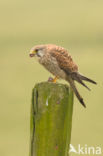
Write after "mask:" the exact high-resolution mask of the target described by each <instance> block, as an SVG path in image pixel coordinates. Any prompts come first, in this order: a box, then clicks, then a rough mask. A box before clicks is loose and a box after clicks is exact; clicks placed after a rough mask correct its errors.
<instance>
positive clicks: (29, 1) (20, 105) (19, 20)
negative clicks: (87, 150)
mask: <svg viewBox="0 0 103 156" xmlns="http://www.w3.org/2000/svg"><path fill="white" fill-rule="evenodd" d="M45 43H54V44H57V45H61V46H63V47H65V48H67V49H68V50H69V51H70V53H71V54H72V56H73V58H74V60H75V62H76V63H77V64H78V65H79V69H80V72H81V73H83V74H85V75H86V76H88V77H90V78H92V79H94V80H95V81H97V82H98V85H97V86H94V85H92V84H88V86H89V87H90V88H91V89H92V91H91V92H89V91H88V90H86V89H85V88H83V87H81V86H80V85H77V86H78V89H79V91H80V93H81V94H82V96H83V97H84V100H85V102H86V104H87V108H86V109H84V108H83V107H82V106H81V105H80V104H79V102H78V100H77V99H76V98H75V101H74V114H73V126H72V140H71V143H72V145H74V147H75V148H77V146H78V144H81V146H84V145H85V144H87V146H94V147H96V146H100V147H102V150H103V95H102V94H103V71H102V70H103V0H61V1H60V0H52V1H48V0H41V1H40V0H35V1H33V0H14V1H13V0H9V1H7V0H1V1H0V64H1V65H0V156H28V154H29V135H30V134H29V133H30V131H29V117H30V104H31V91H32V88H33V86H34V85H35V83H37V82H41V81H46V80H47V79H48V77H49V76H51V74H50V73H48V72H47V71H46V70H45V69H44V68H43V67H41V66H40V65H39V64H38V63H37V62H36V61H35V60H34V59H31V58H29V50H30V49H31V47H32V46H34V45H36V44H45ZM60 82H61V83H65V82H64V81H60ZM74 155H75V154H73V153H71V156H74Z"/></svg>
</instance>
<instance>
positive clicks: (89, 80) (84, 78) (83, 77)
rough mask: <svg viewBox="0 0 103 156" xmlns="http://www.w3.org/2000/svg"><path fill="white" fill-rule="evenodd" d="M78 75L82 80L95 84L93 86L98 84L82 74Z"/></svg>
mask: <svg viewBox="0 0 103 156" xmlns="http://www.w3.org/2000/svg"><path fill="white" fill-rule="evenodd" d="M77 75H78V76H79V78H80V79H81V80H84V81H88V82H91V83H93V84H97V83H96V82H95V81H93V80H91V79H89V78H87V77H85V76H83V75H81V74H80V73H77Z"/></svg>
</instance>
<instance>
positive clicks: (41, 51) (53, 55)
mask: <svg viewBox="0 0 103 156" xmlns="http://www.w3.org/2000/svg"><path fill="white" fill-rule="evenodd" d="M30 57H37V58H38V62H39V63H40V64H42V65H43V66H44V67H45V68H46V69H47V70H48V71H49V72H51V73H52V74H53V75H54V76H55V78H54V79H53V80H52V82H56V80H57V79H64V80H66V81H67V82H69V84H70V86H71V88H72V90H73V91H74V93H75V95H76V96H77V98H78V100H79V101H80V103H81V104H82V105H83V106H84V107H86V105H85V103H84V101H83V98H82V97H81V95H80V94H79V92H78V90H77V88H76V85H75V82H74V81H77V82H79V83H80V84H82V85H83V86H84V87H86V88H87V89H89V88H88V87H87V86H86V85H85V84H84V82H83V80H84V81H89V82H91V83H93V84H96V82H95V81H93V80H91V79H89V78H87V77H85V76H83V75H82V74H80V73H79V72H78V66H77V65H76V63H75V62H74V61H73V59H72V57H71V55H70V54H69V52H68V51H67V50H66V49H64V48H63V47H60V46H57V45H54V44H45V45H37V46H34V47H33V48H32V49H31V50H30ZM89 90H90V89H89Z"/></svg>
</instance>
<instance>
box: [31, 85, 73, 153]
mask: <svg viewBox="0 0 103 156" xmlns="http://www.w3.org/2000/svg"><path fill="white" fill-rule="evenodd" d="M72 112H73V92H72V90H71V89H70V88H69V87H68V86H67V85H64V84H58V83H55V84H54V83H50V82H42V83H39V84H36V86H35V87H34V88H33V92H32V106H31V122H30V125H31V132H30V133H31V142H30V156H69V144H70V138H71V127H72Z"/></svg>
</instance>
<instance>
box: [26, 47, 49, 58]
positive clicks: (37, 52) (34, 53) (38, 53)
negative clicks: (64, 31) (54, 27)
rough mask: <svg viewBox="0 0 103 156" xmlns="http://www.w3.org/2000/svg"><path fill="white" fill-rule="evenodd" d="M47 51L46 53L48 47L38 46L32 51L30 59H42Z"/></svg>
mask: <svg viewBox="0 0 103 156" xmlns="http://www.w3.org/2000/svg"><path fill="white" fill-rule="evenodd" d="M45 51H46V45H37V46H34V47H33V48H32V49H31V50H30V53H29V55H30V57H38V58H41V57H43V56H44V55H45Z"/></svg>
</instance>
